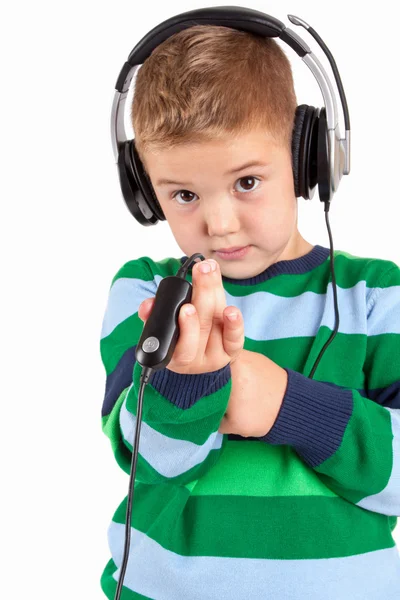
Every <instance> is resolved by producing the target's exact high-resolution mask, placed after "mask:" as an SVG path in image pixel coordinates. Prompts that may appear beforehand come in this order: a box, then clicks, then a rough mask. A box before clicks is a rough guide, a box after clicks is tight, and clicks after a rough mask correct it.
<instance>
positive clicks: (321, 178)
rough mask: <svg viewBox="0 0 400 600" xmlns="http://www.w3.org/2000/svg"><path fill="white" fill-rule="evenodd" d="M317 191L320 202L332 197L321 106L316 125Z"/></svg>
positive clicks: (327, 140)
mask: <svg viewBox="0 0 400 600" xmlns="http://www.w3.org/2000/svg"><path fill="white" fill-rule="evenodd" d="M318 193H319V199H320V200H321V202H330V201H331V199H332V187H331V171H330V165H329V137H328V125H327V121H326V109H325V107H324V108H321V112H320V114H319V127H318Z"/></svg>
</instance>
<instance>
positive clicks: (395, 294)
mask: <svg viewBox="0 0 400 600" xmlns="http://www.w3.org/2000/svg"><path fill="white" fill-rule="evenodd" d="M376 302H377V304H376V307H373V308H372V310H371V311H370V315H369V317H368V335H379V334H381V333H400V285H394V286H392V287H390V288H383V289H382V291H381V293H380V294H379V295H378V298H377V300H376ZM378 307H379V308H378ZM377 309H378V310H377Z"/></svg>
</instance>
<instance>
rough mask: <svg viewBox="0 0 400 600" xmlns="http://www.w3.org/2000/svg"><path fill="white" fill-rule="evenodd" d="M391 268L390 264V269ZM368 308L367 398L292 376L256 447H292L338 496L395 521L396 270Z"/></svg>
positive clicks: (399, 397)
mask: <svg viewBox="0 0 400 600" xmlns="http://www.w3.org/2000/svg"><path fill="white" fill-rule="evenodd" d="M391 264H392V265H394V264H395V263H391ZM379 285H382V286H383V287H376V288H374V289H373V290H372V292H371V294H370V297H369V299H368V304H367V325H366V329H367V331H366V333H367V352H366V359H365V363H364V367H363V370H364V373H365V376H366V387H367V389H368V391H367V397H363V396H362V395H361V394H360V392H359V391H357V390H356V389H349V388H340V387H339V386H336V385H334V384H332V383H324V382H320V381H315V380H313V379H309V378H308V377H305V376H304V375H302V374H300V373H298V372H296V371H294V370H292V369H285V370H286V371H287V373H288V385H287V390H286V392H285V396H284V398H283V403H282V406H281V409H280V412H279V414H278V417H277V419H276V421H275V423H274V425H273V427H272V428H271V429H270V431H269V432H268V433H267V434H266V435H265V436H262V437H260V438H259V439H261V440H263V441H265V442H268V443H270V444H290V445H291V446H292V447H293V448H294V450H295V451H296V452H297V454H298V455H299V456H300V457H301V458H302V459H303V460H304V462H305V463H306V464H307V465H309V466H310V467H311V468H312V469H314V471H315V472H316V473H317V474H318V476H319V478H320V479H321V480H322V481H323V482H324V484H325V485H326V486H327V487H329V488H330V489H331V490H333V491H334V492H335V493H336V494H338V495H340V496H342V497H343V498H345V499H346V500H348V501H349V502H352V503H353V504H356V505H357V506H360V507H362V508H364V509H366V510H369V511H372V512H377V513H381V514H385V515H390V516H395V517H397V516H400V269H399V267H398V266H397V265H395V266H394V268H390V270H389V271H386V273H385V274H384V276H383V277H382V278H381V280H380V282H379Z"/></svg>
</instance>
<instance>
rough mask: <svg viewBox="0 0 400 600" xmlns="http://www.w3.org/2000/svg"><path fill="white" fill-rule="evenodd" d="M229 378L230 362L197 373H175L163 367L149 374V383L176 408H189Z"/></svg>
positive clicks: (225, 382)
mask: <svg viewBox="0 0 400 600" xmlns="http://www.w3.org/2000/svg"><path fill="white" fill-rule="evenodd" d="M230 379H231V364H230V363H228V364H227V365H225V367H222V369H218V370H217V371H211V372H209V373H199V374H197V375H191V374H183V373H175V371H170V370H169V369H167V367H165V368H164V369H159V370H158V371H154V373H152V374H151V376H150V379H149V384H150V385H152V387H153V388H154V389H155V390H157V392H159V393H160V394H162V395H163V396H164V397H165V398H167V399H168V400H170V402H172V403H173V404H175V406H177V407H178V408H183V409H185V408H190V407H191V406H193V404H195V403H196V402H197V401H198V400H199V399H200V398H204V396H209V395H210V394H214V393H215V392H217V391H218V390H220V389H221V388H222V387H224V386H225V385H226V384H227V383H228V381H229V380H230Z"/></svg>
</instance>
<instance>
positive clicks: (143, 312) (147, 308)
mask: <svg viewBox="0 0 400 600" xmlns="http://www.w3.org/2000/svg"><path fill="white" fill-rule="evenodd" d="M155 299H156V297H155V296H153V297H152V298H146V300H143V302H142V303H141V304H139V309H138V315H139V319H141V320H142V321H144V322H146V321H147V319H148V318H149V316H150V313H151V311H152V310H153V306H154V301H155Z"/></svg>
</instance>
